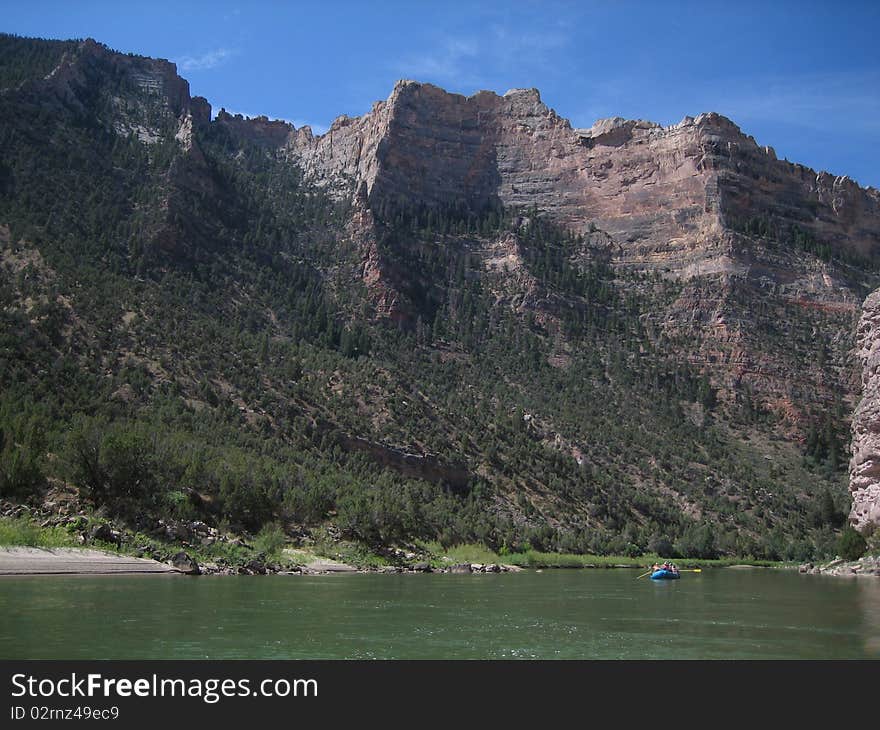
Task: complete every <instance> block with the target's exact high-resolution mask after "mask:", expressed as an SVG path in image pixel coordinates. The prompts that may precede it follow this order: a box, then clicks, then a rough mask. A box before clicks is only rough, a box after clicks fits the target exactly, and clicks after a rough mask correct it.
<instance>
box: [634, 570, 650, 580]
mask: <svg viewBox="0 0 880 730" xmlns="http://www.w3.org/2000/svg"><path fill="white" fill-rule="evenodd" d="M653 572H654V571H653V569H652V570H649V571H648V572H647V573H642V574H641V575H639V576H636V580H638V579H639V578H644V577H645V576H646V575H651V573H653Z"/></svg>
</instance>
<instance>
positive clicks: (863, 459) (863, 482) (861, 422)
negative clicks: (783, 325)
mask: <svg viewBox="0 0 880 730" xmlns="http://www.w3.org/2000/svg"><path fill="white" fill-rule="evenodd" d="M858 358H859V361H860V362H861V365H862V399H861V401H860V402H859V405H858V407H857V408H856V412H855V414H854V415H853V421H852V461H851V462H850V481H849V488H850V492H851V494H852V500H853V502H852V510H851V511H850V515H849V520H850V522H851V523H852V524H853V526H854V527H855V528H856V529H859V530H864V529H865V528H866V527H868V526H869V525H874V526H880V290H877V291H875V292H874V293H873V294H871V295H870V296H869V297H868V298H867V299H866V300H865V305H864V308H863V311H862V318H861V320H860V321H859V329H858Z"/></svg>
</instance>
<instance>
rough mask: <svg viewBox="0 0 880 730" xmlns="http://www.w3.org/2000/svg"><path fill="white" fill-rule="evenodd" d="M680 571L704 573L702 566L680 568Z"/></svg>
mask: <svg viewBox="0 0 880 730" xmlns="http://www.w3.org/2000/svg"><path fill="white" fill-rule="evenodd" d="M678 572H679V573H702V572H703V569H702V568H679V569H678Z"/></svg>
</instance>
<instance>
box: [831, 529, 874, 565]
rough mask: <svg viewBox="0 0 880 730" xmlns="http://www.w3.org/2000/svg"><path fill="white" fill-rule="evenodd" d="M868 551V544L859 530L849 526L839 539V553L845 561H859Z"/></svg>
mask: <svg viewBox="0 0 880 730" xmlns="http://www.w3.org/2000/svg"><path fill="white" fill-rule="evenodd" d="M867 549H868V543H867V541H866V540H865V538H864V537H863V536H862V533H860V532H859V531H858V530H856V529H855V528H854V527H852V526H851V525H847V526H846V527H845V528H844V530H843V532H842V533H840V537H839V538H838V539H837V553H838V555H840V557H842V558H843V559H845V560H858V559H859V558H860V557H862V555H864V554H865V551H866V550H867Z"/></svg>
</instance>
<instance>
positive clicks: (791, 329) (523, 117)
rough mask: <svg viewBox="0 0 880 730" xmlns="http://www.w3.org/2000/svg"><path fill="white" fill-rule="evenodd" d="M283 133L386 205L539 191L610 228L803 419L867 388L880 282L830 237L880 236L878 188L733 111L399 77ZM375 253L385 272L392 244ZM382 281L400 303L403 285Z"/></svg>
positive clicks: (717, 359) (545, 205)
mask: <svg viewBox="0 0 880 730" xmlns="http://www.w3.org/2000/svg"><path fill="white" fill-rule="evenodd" d="M256 126H257V125H255V127H254V129H256ZM276 139H277V137H276ZM282 149H283V154H286V155H288V156H289V157H290V158H291V159H292V160H294V161H296V162H297V163H298V164H299V165H300V166H301V167H302V168H303V169H304V171H305V173H306V175H307V176H308V177H309V178H310V179H311V180H313V181H314V182H316V183H318V184H319V185H323V186H326V187H327V188H329V189H330V190H333V191H335V192H336V193H337V194H338V195H349V196H354V197H356V198H359V199H362V200H364V201H366V205H368V206H369V207H370V208H372V210H373V211H377V212H379V213H380V215H381V212H382V211H383V210H387V209H389V208H393V207H394V206H397V205H404V206H417V207H418V206H422V207H423V206H435V207H456V206H459V207H470V208H479V207H480V206H481V205H484V204H487V203H491V202H493V201H497V202H500V203H502V204H504V205H505V206H514V207H516V206H520V207H523V208H528V207H531V206H537V208H538V209H539V210H541V211H543V212H544V213H546V214H549V215H551V216H553V217H554V218H555V219H556V221H557V222H559V223H561V224H562V225H564V226H566V227H568V228H570V229H572V230H574V231H575V232H578V233H588V232H589V231H593V230H597V229H598V230H599V231H601V232H603V233H604V234H605V235H606V236H607V238H606V240H607V241H608V244H609V247H610V249H611V251H612V261H613V263H614V264H615V265H616V266H617V267H619V268H622V269H626V270H630V271H636V272H643V273H652V274H657V275H659V276H660V277H661V278H662V279H664V280H667V281H674V282H677V286H678V287H679V289H680V291H679V294H678V296H677V297H676V298H675V299H674V300H673V301H671V302H669V303H667V304H666V305H664V306H663V307H662V308H659V309H657V310H656V311H653V312H649V313H647V316H649V317H651V318H653V319H654V320H655V323H656V326H657V328H658V330H660V331H663V332H666V333H667V334H668V335H669V336H670V337H673V338H677V339H679V340H683V343H684V344H683V345H682V354H683V355H684V356H685V357H686V358H687V359H688V360H690V361H691V362H693V363H697V364H699V365H701V366H703V367H706V368H707V369H708V370H709V371H710V372H711V373H712V374H713V376H714V377H715V379H716V381H717V383H718V384H719V385H721V386H722V387H723V388H726V389H728V390H729V391H733V390H736V389H740V388H741V387H742V386H743V385H746V386H748V387H749V388H750V389H752V390H753V391H755V393H756V394H757V397H758V399H759V400H760V401H761V402H762V405H763V406H764V407H766V408H768V409H770V410H772V411H775V412H777V413H781V414H783V415H785V417H786V418H787V419H789V420H790V421H792V422H793V423H796V422H798V421H800V420H802V419H803V417H804V411H805V408H806V406H805V404H806V403H817V404H820V405H822V404H824V405H829V404H830V403H831V402H832V401H833V400H834V398H835V397H836V395H835V394H839V393H840V392H844V393H851V392H852V391H853V390H854V386H855V380H854V377H853V370H852V368H851V367H850V365H849V363H848V354H847V353H848V352H849V350H850V347H851V332H852V330H853V328H854V325H855V319H856V317H857V316H858V308H859V303H860V302H861V301H862V299H863V298H864V296H865V293H866V291H867V290H869V289H870V288H873V286H875V285H876V284H874V283H873V280H872V279H871V277H870V276H866V275H865V271H864V268H862V269H861V270H860V269H858V268H856V267H852V266H849V267H841V266H838V265H836V264H832V263H830V262H828V261H827V260H822V259H820V258H819V257H818V256H817V255H816V250H818V248H817V247H818V246H819V245H822V246H826V247H827V250H828V251H831V252H833V256H834V258H840V257H850V258H852V257H871V256H873V255H876V254H877V253H880V192H878V191H877V190H873V189H863V188H860V187H859V186H858V185H857V184H856V183H854V182H853V181H852V180H850V179H848V178H846V177H834V176H832V175H829V174H828V173H816V172H815V171H813V170H810V169H808V168H806V167H804V166H802V165H795V164H791V163H789V162H786V161H782V160H779V159H777V157H776V155H775V153H774V151H773V150H772V149H771V148H769V147H761V146H759V145H758V144H757V142H756V141H755V140H754V139H753V138H751V137H749V136H747V135H745V134H743V133H742V131H741V130H740V129H739V128H738V127H737V126H736V125H735V124H734V123H733V122H731V121H730V120H728V119H726V118H724V117H722V116H720V115H718V114H714V113H710V114H702V115H700V116H698V117H696V118H690V117H685V118H684V119H683V120H682V121H681V122H680V123H678V124H675V125H672V126H670V127H661V126H659V125H657V124H653V123H650V122H644V121H633V120H629V121H627V120H624V119H620V118H614V119H607V120H601V121H599V122H597V123H596V124H594V125H593V127H591V128H590V129H574V128H572V126H571V125H570V124H569V122H568V121H567V120H565V119H563V118H561V117H559V116H558V115H557V114H556V113H555V112H554V111H553V110H552V109H549V108H548V107H547V106H546V105H545V104H544V103H543V102H542V101H541V99H540V96H539V94H538V92H537V91H536V90H535V89H527V90H522V89H520V90H512V91H509V92H507V93H506V94H504V95H503V96H499V95H497V94H494V93H492V92H485V91H484V92H479V93H477V94H475V95H473V96H470V97H464V96H460V95H455V94H449V93H447V92H445V91H443V90H442V89H439V88H437V87H434V86H432V85H430V84H421V83H417V82H413V81H401V82H398V84H397V85H396V86H395V87H394V90H393V91H392V93H391V95H390V96H389V97H388V99H387V100H385V101H382V102H377V103H376V104H375V105H374V107H373V109H372V110H371V111H370V112H369V113H368V114H366V115H364V116H363V117H359V118H356V119H352V118H348V117H340V118H339V119H337V120H336V121H335V122H334V123H333V125H332V126H331V128H330V130H329V131H328V132H327V133H326V134H324V135H322V136H320V137H315V136H314V135H312V133H311V130H309V129H308V128H304V129H301V130H294V129H292V128H291V130H290V133H289V134H288V135H287V137H286V139H285V141H284V143H283V145H282ZM796 237H799V238H798V239H797V240H798V241H799V243H797V242H795V239H796ZM780 241H783V245H779V242H780ZM811 246H812V249H811V248H810V247H811ZM365 268H369V269H370V271H371V272H372V273H373V278H372V281H373V286H374V287H375V285H376V282H377V281H380V280H381V279H382V277H381V276H380V275H378V276H377V275H376V272H379V273H380V274H381V270H382V265H381V260H380V261H379V262H378V263H377V261H376V259H375V257H373V258H372V259H371V263H370V265H369V267H365ZM384 284H385V286H384V288H383V287H379V290H381V291H382V297H383V301H384V302H387V301H388V300H389V299H394V298H395V295H394V294H389V292H390V291H392V290H393V284H391V283H389V282H388V281H387V280H385V281H384ZM757 301H761V302H763V303H764V306H762V307H755V306H754V303H755V302H757ZM768 332H769V333H770V336H769V337H768V336H767V333H768ZM840 333H845V334H840ZM777 339H778V340H779V342H780V344H778V345H777V344H774V342H775V341H776V340H777ZM817 349H821V350H822V351H823V353H825V354H823V355H822V356H821V357H822V358H823V359H824V358H826V356H827V365H826V366H825V367H824V368H823V369H822V370H821V371H820V370H818V369H816V368H814V367H813V366H812V365H813V364H814V363H815V361H816V360H817ZM804 362H807V363H810V366H808V367H807V368H804V367H803V365H804ZM793 373H798V377H797V378H794V379H793Z"/></svg>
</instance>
